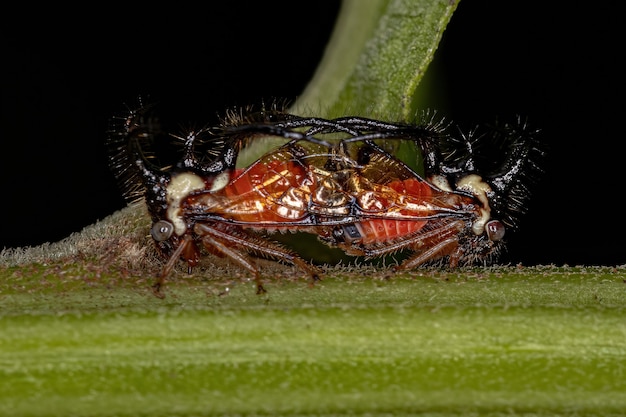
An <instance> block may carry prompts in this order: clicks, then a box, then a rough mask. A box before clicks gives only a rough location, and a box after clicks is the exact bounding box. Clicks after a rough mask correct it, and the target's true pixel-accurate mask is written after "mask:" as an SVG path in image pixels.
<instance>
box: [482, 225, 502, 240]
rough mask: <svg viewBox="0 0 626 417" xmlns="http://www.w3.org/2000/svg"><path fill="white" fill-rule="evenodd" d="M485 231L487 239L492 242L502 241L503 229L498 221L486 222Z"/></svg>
mask: <svg viewBox="0 0 626 417" xmlns="http://www.w3.org/2000/svg"><path fill="white" fill-rule="evenodd" d="M485 230H486V231H487V237H488V238H489V240H491V241H493V242H497V241H499V240H502V238H503V237H504V232H505V227H504V225H503V224H502V222H501V221H500V220H491V221H488V222H487V224H486V225H485Z"/></svg>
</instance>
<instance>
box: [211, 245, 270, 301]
mask: <svg viewBox="0 0 626 417" xmlns="http://www.w3.org/2000/svg"><path fill="white" fill-rule="evenodd" d="M202 243H203V244H204V245H205V246H209V247H211V248H212V249H215V250H217V251H219V252H221V253H222V254H224V255H226V256H228V257H229V258H230V259H232V260H233V261H235V262H237V263H238V264H239V265H241V266H243V267H244V268H246V269H247V270H248V271H250V272H252V274H253V275H254V281H255V282H256V293H257V294H263V293H265V292H267V291H266V290H265V288H263V282H262V281H261V276H260V274H259V269H258V268H257V267H256V265H255V264H254V262H253V261H252V260H251V259H250V258H248V257H247V256H245V255H244V254H242V253H241V252H240V251H237V250H234V249H231V248H229V247H228V246H226V245H224V244H223V243H222V242H220V241H219V240H216V239H214V238H213V237H211V236H209V235H204V236H203V237H202Z"/></svg>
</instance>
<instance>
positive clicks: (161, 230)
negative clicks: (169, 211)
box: [150, 220, 174, 242]
mask: <svg viewBox="0 0 626 417" xmlns="http://www.w3.org/2000/svg"><path fill="white" fill-rule="evenodd" d="M172 233H174V225H173V224H172V223H170V222H168V221H165V220H159V221H158V222H156V223H154V224H153V225H152V229H150V234H151V235H152V238H153V239H154V240H156V241H157V242H163V241H164V240H167V239H169V238H170V236H172Z"/></svg>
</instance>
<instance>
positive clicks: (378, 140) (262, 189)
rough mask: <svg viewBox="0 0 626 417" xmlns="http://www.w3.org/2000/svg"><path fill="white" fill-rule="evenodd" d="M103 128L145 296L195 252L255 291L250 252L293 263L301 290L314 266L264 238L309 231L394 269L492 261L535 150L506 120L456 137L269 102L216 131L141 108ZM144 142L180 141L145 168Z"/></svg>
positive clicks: (531, 138)
mask: <svg viewBox="0 0 626 417" xmlns="http://www.w3.org/2000/svg"><path fill="white" fill-rule="evenodd" d="M114 121H115V122H117V123H116V125H115V126H114V127H113V128H112V129H111V132H110V137H109V147H110V149H111V157H110V166H111V168H112V170H113V172H114V174H115V176H116V177H117V179H118V181H119V182H120V185H121V186H122V189H123V190H124V194H125V197H126V198H127V200H129V201H134V200H136V198H137V197H138V196H139V195H140V194H141V193H143V196H144V198H145V202H146V205H147V207H148V211H149V213H150V216H151V218H152V221H153V226H152V229H151V234H152V237H153V240H154V243H155V246H156V248H157V250H158V251H159V252H160V253H161V254H162V255H163V256H164V257H165V258H166V259H167V262H166V264H165V266H164V267H163V269H162V272H161V273H160V274H159V276H158V278H157V280H156V282H155V284H154V286H153V292H154V293H155V295H156V296H158V297H163V296H164V295H163V293H162V289H163V286H164V285H165V280H166V278H167V276H168V275H169V274H170V273H171V272H172V270H173V269H174V266H175V264H176V263H177V262H178V261H179V260H182V261H183V262H186V263H187V267H188V270H191V268H192V267H194V266H195V265H196V264H197V263H198V262H199V260H200V259H201V258H202V257H203V256H205V255H207V254H213V255H219V256H223V257H226V258H227V259H230V260H231V261H233V262H234V263H236V264H238V265H239V266H241V267H242V268H244V269H246V270H248V271H249V272H250V273H251V274H252V275H253V277H254V280H255V282H256V291H257V293H258V294H263V293H265V292H266V290H265V288H264V286H263V283H262V280H261V273H260V271H259V269H258V268H257V267H256V265H255V263H254V261H253V259H252V258H253V257H254V256H262V257H266V258H270V259H274V260H278V261H283V262H287V263H290V264H292V265H294V266H295V267H297V268H298V269H299V270H301V271H303V272H304V273H306V274H307V275H308V276H309V277H310V282H309V285H310V286H313V285H314V283H315V282H316V281H318V280H320V276H321V274H320V272H319V271H318V269H317V268H316V267H315V266H313V265H312V264H310V263H308V262H306V261H305V260H304V259H303V258H301V257H300V255H298V254H297V253H295V252H293V251H292V250H290V249H288V248H286V247H284V246H283V245H282V244H280V243H279V242H277V241H276V240H274V239H273V238H272V235H273V234H275V233H277V232H278V233H286V232H303V233H308V234H313V235H315V236H317V238H318V239H319V240H320V241H322V242H323V243H325V244H327V245H328V246H331V247H336V248H339V249H341V250H343V251H344V252H345V253H346V254H347V255H352V256H365V257H367V258H376V257H381V256H385V255H389V254H393V253H395V252H399V251H407V252H409V256H408V258H407V259H406V260H405V261H404V262H403V263H402V264H400V265H398V266H397V267H395V268H393V270H394V271H395V270H406V269H413V268H418V267H420V266H421V265H426V264H439V265H441V264H445V263H447V264H448V265H449V266H450V267H456V266H463V265H471V264H489V263H492V262H495V261H497V260H498V258H499V256H500V254H501V252H502V251H503V250H504V248H505V246H504V245H505V240H506V239H505V230H507V229H510V230H515V229H516V227H517V217H518V216H519V214H521V213H522V212H523V211H524V209H525V207H526V202H527V199H528V196H529V186H530V184H531V183H532V182H533V181H534V177H535V176H536V174H538V173H539V172H540V169H539V165H540V164H539V160H540V158H541V157H542V156H543V151H542V150H541V146H540V144H539V143H538V141H537V140H536V134H537V131H531V130H529V129H528V128H527V126H526V124H525V123H521V122H520V121H518V123H517V124H513V125H504V127H498V128H494V129H492V130H491V131H487V133H485V134H482V135H475V134H470V135H464V134H463V133H462V132H460V131H457V130H455V129H449V125H444V124H443V123H442V122H439V121H436V120H434V118H430V119H426V118H425V119H423V120H422V121H421V122H418V123H415V124H409V123H393V122H384V121H379V120H374V119H368V118H363V117H341V118H338V119H333V120H327V119H322V118H316V117H300V116H296V115H291V114H287V113H283V112H281V111H279V110H276V109H274V108H273V109H270V110H264V111H261V112H257V113H250V114H247V115H244V114H243V113H241V114H240V115H237V114H236V113H235V112H231V113H227V118H226V119H224V121H223V122H222V124H221V125H219V126H216V127H210V128H204V129H200V130H198V131H193V132H187V133H183V134H180V135H170V134H166V133H165V132H162V131H161V128H160V126H159V124H158V120H157V119H156V118H155V117H154V115H153V114H152V107H151V106H140V107H139V108H138V109H134V110H131V111H129V112H128V113H127V114H126V115H125V117H122V118H116V119H114ZM269 136H272V137H276V138H282V139H284V140H285V141H286V143H285V144H284V145H282V146H277V147H276V148H274V149H270V150H269V151H268V152H267V153H266V154H265V155H263V156H261V157H260V158H259V159H257V160H256V161H254V162H253V163H252V164H250V165H249V166H247V167H237V165H236V164H237V158H238V153H239V152H240V151H241V149H242V148H244V147H245V146H246V145H247V144H249V143H250V142H251V141H253V140H255V139H257V138H266V137H269ZM158 138H168V139H169V140H170V141H171V140H172V138H178V140H179V141H183V142H184V149H183V152H182V155H181V159H180V160H179V162H177V163H174V164H171V165H169V166H168V167H160V166H159V165H158V164H157V163H156V162H155V161H156V159H155V158H154V157H155V156H157V155H154V153H153V152H150V151H149V149H148V146H149V144H150V142H154V141H155V140H156V139H158ZM493 138H496V139H498V141H499V143H500V145H501V146H502V149H503V151H496V152H495V155H496V156H497V157H498V158H501V160H499V161H496V162H495V163H492V162H493V161H490V164H489V165H488V168H486V169H484V170H483V169H482V168H481V167H480V166H479V164H478V159H479V158H477V156H478V155H477V152H478V151H477V149H480V147H481V146H478V145H483V147H484V144H487V145H489V146H491V145H490V142H489V140H490V139H493ZM388 141H408V142H411V143H412V144H414V146H415V148H416V149H417V152H419V153H421V155H422V157H423V161H424V174H421V173H418V172H416V170H414V169H413V168H410V167H409V163H408V162H406V161H402V160H400V159H398V158H396V157H395V156H394V155H393V154H392V153H391V151H387V150H386V149H387V147H385V144H386V142H388ZM502 155H504V157H502ZM409 162H411V164H410V165H411V166H413V165H415V166H417V164H413V163H412V162H415V161H409Z"/></svg>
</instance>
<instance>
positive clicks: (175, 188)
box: [167, 172, 204, 236]
mask: <svg viewBox="0 0 626 417" xmlns="http://www.w3.org/2000/svg"><path fill="white" fill-rule="evenodd" d="M203 188H204V181H203V180H202V178H200V177H199V176H198V175H196V174H192V173H190V172H184V173H181V174H178V175H176V176H174V177H173V178H172V180H171V181H170V183H169V185H168V186H167V203H168V206H167V218H168V219H170V221H171V222H172V224H173V225H174V231H175V232H176V234H177V235H178V236H182V235H183V234H184V233H185V232H186V231H187V226H186V225H185V221H184V220H183V218H182V216H181V215H180V203H181V201H182V200H183V199H184V198H186V197H187V196H188V195H189V194H190V193H191V192H193V191H197V190H201V189H203Z"/></svg>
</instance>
